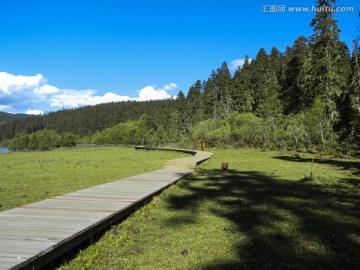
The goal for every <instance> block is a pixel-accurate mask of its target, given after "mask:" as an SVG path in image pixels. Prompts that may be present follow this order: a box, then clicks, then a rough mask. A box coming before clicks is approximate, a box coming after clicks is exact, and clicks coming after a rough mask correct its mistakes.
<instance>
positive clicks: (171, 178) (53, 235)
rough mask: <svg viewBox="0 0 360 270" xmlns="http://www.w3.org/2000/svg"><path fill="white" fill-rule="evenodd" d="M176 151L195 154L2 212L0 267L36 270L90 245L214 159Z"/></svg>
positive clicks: (195, 153) (196, 153) (204, 154)
mask: <svg viewBox="0 0 360 270" xmlns="http://www.w3.org/2000/svg"><path fill="white" fill-rule="evenodd" d="M137 149H142V148H141V147H140V146H139V147H137ZM145 149H146V148H145ZM153 149H154V148H152V150H153ZM161 150H170V149H161ZM171 150H172V151H174V150H173V149H171ZM175 151H176V150H175ZM185 151H186V152H185ZM180 152H185V153H189V154H193V155H194V156H193V157H188V158H181V159H175V160H169V161H167V162H166V164H165V166H164V169H160V170H157V171H153V172H149V173H144V174H140V175H136V176H131V177H128V178H125V179H122V180H117V181H114V182H111V183H107V184H103V185H99V186H95V187H92V188H87V189H84V190H80V191H77V192H73V193H70V194H66V195H62V196H58V197H55V198H52V199H48V200H44V201H40V202H36V203H33V204H29V205H26V206H23V207H20V208H15V209H11V210H8V211H4V212H1V213H0V269H1V270H3V269H38V268H40V267H42V266H44V265H46V264H48V263H50V262H51V261H52V260H54V259H55V258H57V257H59V256H61V255H63V254H64V253H66V252H67V251H69V250H71V249H72V248H74V247H76V246H77V245H79V244H80V243H82V242H85V241H89V240H90V241H91V239H92V237H93V236H94V235H96V234H97V233H99V232H101V231H102V230H104V229H106V228H108V227H109V226H111V224H113V223H115V222H117V221H119V220H121V219H122V218H124V217H125V216H127V215H128V214H130V213H131V212H133V211H135V210H136V209H137V208H138V207H140V206H141V205H142V204H143V203H144V202H145V201H146V200H148V199H150V198H151V197H152V196H153V195H155V194H157V193H158V192H160V191H161V190H163V189H165V188H166V187H168V186H169V185H171V184H173V183H174V182H176V181H177V180H179V179H180V178H181V177H183V176H185V175H186V174H188V173H190V172H192V171H193V170H194V169H195V167H196V165H197V164H200V163H201V162H203V161H204V160H206V159H208V158H210V157H211V155H212V153H209V152H201V151H199V152H198V151H193V150H180Z"/></svg>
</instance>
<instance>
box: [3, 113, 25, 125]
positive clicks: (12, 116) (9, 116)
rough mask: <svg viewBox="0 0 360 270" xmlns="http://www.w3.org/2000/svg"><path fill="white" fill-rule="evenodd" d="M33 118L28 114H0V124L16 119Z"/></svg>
mask: <svg viewBox="0 0 360 270" xmlns="http://www.w3.org/2000/svg"><path fill="white" fill-rule="evenodd" d="M28 117H31V115H28V114H11V113H6V112H0V123H6V122H9V121H11V120H14V119H23V118H28Z"/></svg>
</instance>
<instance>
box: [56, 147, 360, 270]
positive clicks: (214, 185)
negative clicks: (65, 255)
mask: <svg viewBox="0 0 360 270" xmlns="http://www.w3.org/2000/svg"><path fill="white" fill-rule="evenodd" d="M210 151H212V152H214V156H213V158H212V159H210V160H208V161H206V162H205V163H203V164H202V165H200V166H199V167H198V168H197V170H196V171H195V172H194V173H192V174H191V175H189V176H187V177H186V178H184V179H182V180H180V181H179V182H178V183H177V184H175V185H173V186H171V187H170V188H168V189H167V190H165V191H164V192H162V193H161V194H160V195H159V196H157V197H155V198H154V199H153V200H152V201H151V202H150V203H149V204H147V205H146V206H144V207H143V208H141V209H140V210H138V211H137V212H135V213H133V214H132V215H131V216H130V217H129V218H127V219H126V220H124V221H123V222H122V223H120V224H119V225H117V226H114V227H112V228H111V229H110V230H109V231H108V232H106V233H105V235H104V236H103V237H102V238H101V239H100V240H99V241H98V242H96V243H94V244H93V245H92V246H90V247H88V248H87V249H85V250H83V251H81V252H80V253H79V254H78V256H77V257H76V258H75V259H74V260H72V261H70V262H67V263H65V264H64V265H63V266H61V267H60V269H62V270H65V269H209V270H210V269H359V265H360V160H359V159H333V158H326V157H317V156H313V155H307V154H300V156H296V157H293V155H292V154H291V153H288V152H278V151H269V152H264V151H259V150H251V149H243V150H233V149H228V150H210ZM141 153H142V154H144V152H141ZM313 158H314V164H313V165H311V164H312V159H313ZM222 162H229V170H228V171H222V170H221V169H220V168H221V163H222ZM311 167H312V169H311ZM311 170H312V172H313V177H312V178H311V181H304V178H305V176H309V175H310V171H311Z"/></svg>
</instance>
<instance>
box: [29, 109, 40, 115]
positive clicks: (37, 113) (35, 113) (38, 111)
mask: <svg viewBox="0 0 360 270" xmlns="http://www.w3.org/2000/svg"><path fill="white" fill-rule="evenodd" d="M25 113H26V114H34V115H40V114H44V112H43V111H40V110H27V111H26V112H25Z"/></svg>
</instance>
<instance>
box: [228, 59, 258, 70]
mask: <svg viewBox="0 0 360 270" xmlns="http://www.w3.org/2000/svg"><path fill="white" fill-rule="evenodd" d="M251 61H252V59H251V58H249V62H251ZM244 63H245V59H244V58H243V59H235V60H232V61H231V62H230V65H229V69H230V70H231V71H235V70H237V69H238V67H240V68H242V67H243V65H244Z"/></svg>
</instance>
